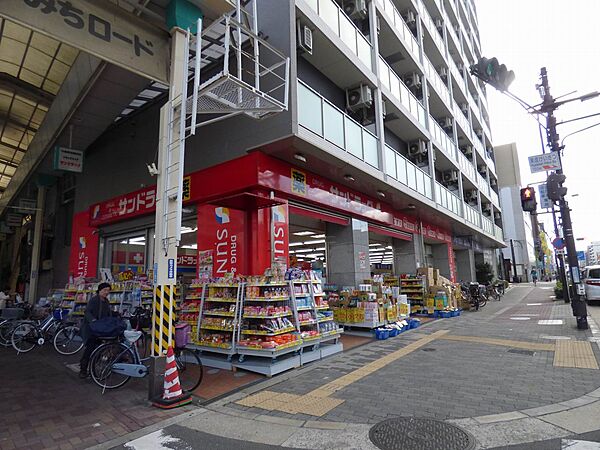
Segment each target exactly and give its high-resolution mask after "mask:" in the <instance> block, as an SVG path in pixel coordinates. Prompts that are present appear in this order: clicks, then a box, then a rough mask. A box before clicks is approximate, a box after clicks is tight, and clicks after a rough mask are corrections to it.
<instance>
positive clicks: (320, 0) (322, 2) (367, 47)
mask: <svg viewBox="0 0 600 450" xmlns="http://www.w3.org/2000/svg"><path fill="white" fill-rule="evenodd" d="M305 1H306V2H307V3H308V4H309V5H310V7H311V8H312V9H313V10H314V11H315V12H316V13H317V14H318V15H319V17H320V18H321V19H323V21H324V22H325V23H326V24H327V25H328V26H329V27H330V28H331V29H332V30H333V31H334V32H335V34H337V35H338V36H339V37H340V39H341V40H342V41H344V43H345V44H346V45H347V46H348V47H349V48H350V49H351V50H352V52H353V53H354V54H355V55H356V56H358V59H360V60H361V61H362V63H363V64H364V65H365V66H367V67H368V68H369V69H371V70H373V66H372V61H371V52H372V47H371V44H370V43H369V41H368V40H367V39H366V38H365V37H364V35H363V34H362V33H361V32H360V31H359V30H358V28H357V27H356V25H354V23H353V22H352V21H351V20H350V19H349V18H348V16H347V15H346V14H345V13H344V11H343V10H342V8H340V7H339V5H338V4H337V3H336V2H334V1H333V0H305Z"/></svg>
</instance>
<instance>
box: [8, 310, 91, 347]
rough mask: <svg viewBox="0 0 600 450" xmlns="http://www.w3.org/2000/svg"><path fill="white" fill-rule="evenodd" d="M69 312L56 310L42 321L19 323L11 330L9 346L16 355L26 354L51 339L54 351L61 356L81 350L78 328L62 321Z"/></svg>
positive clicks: (81, 340)
mask: <svg viewBox="0 0 600 450" xmlns="http://www.w3.org/2000/svg"><path fill="white" fill-rule="evenodd" d="M68 314H69V310H65V309H61V308H56V309H53V310H52V312H51V313H50V314H49V315H48V316H47V317H46V318H45V319H43V320H40V321H30V320H27V321H21V322H20V323H19V324H18V325H16V326H15V327H14V328H13V331H12V334H11V338H10V340H11V344H12V346H13V348H14V349H15V350H16V351H17V353H27V352H29V351H31V350H33V349H34V348H35V347H36V346H40V347H41V346H42V345H44V343H45V342H46V340H47V339H48V338H52V343H53V346H54V349H55V350H56V351H57V352H58V353H60V354H61V355H74V354H75V353H77V352H78V351H79V350H81V349H82V348H83V339H82V338H81V336H80V334H79V327H78V326H76V325H73V324H71V325H67V324H65V323H64V322H63V320H64V319H65V318H66V317H67V315H68Z"/></svg>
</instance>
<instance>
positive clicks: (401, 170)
mask: <svg viewBox="0 0 600 450" xmlns="http://www.w3.org/2000/svg"><path fill="white" fill-rule="evenodd" d="M406 166H407V164H406V158H404V157H403V156H402V155H400V154H396V169H397V171H398V178H397V180H398V181H399V182H400V183H402V184H405V185H408V178H407V176H406Z"/></svg>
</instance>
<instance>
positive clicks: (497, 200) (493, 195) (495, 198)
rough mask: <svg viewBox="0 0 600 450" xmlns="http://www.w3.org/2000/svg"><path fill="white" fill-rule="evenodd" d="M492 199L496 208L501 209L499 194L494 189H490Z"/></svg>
mask: <svg viewBox="0 0 600 450" xmlns="http://www.w3.org/2000/svg"><path fill="white" fill-rule="evenodd" d="M490 198H491V199H492V203H493V204H494V206H495V207H496V208H500V199H499V198H498V194H496V191H494V190H493V189H492V188H490Z"/></svg>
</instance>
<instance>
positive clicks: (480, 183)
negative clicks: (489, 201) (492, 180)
mask: <svg viewBox="0 0 600 450" xmlns="http://www.w3.org/2000/svg"><path fill="white" fill-rule="evenodd" d="M477 187H478V188H479V190H480V191H481V192H483V193H484V194H485V196H486V197H489V196H490V185H489V184H488V182H487V181H486V180H485V178H483V177H482V176H481V174H480V173H479V172H478V173H477Z"/></svg>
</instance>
